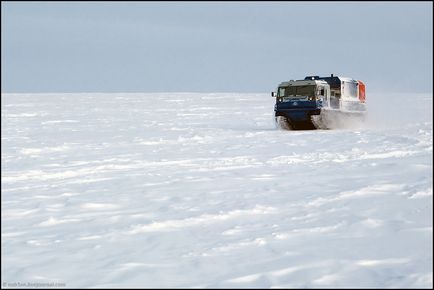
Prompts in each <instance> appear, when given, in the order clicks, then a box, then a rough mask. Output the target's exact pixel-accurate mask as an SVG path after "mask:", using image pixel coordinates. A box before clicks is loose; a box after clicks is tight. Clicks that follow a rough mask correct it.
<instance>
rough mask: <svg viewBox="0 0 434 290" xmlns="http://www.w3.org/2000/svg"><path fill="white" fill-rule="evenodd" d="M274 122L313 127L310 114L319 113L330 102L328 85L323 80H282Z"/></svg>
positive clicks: (296, 126)
mask: <svg viewBox="0 0 434 290" xmlns="http://www.w3.org/2000/svg"><path fill="white" fill-rule="evenodd" d="M271 95H272V96H273V97H276V104H275V106H274V112H275V117H276V122H277V123H278V124H279V125H281V126H283V127H288V128H291V129H314V128H315V127H314V124H313V123H312V120H311V116H312V115H319V114H320V113H321V108H322V107H323V106H329V103H330V85H329V84H328V83H327V82H326V81H324V80H315V79H310V80H309V79H304V80H290V81H288V82H282V83H281V84H279V86H278V88H277V92H272V94H271Z"/></svg>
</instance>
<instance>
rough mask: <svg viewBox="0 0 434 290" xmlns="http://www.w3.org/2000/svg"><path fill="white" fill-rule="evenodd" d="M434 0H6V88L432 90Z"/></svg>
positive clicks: (3, 31) (3, 63) (19, 90)
mask: <svg viewBox="0 0 434 290" xmlns="http://www.w3.org/2000/svg"><path fill="white" fill-rule="evenodd" d="M432 5H433V4H432V2H413V1H412V2H177V1H175V2H21V1H20V2H8V1H2V2H1V91H2V93H38V92H257V93H262V92H270V91H273V90H275V89H276V86H277V85H278V84H279V83H280V82H282V81H286V80H289V79H301V78H304V77H305V76H306V75H320V76H328V75H330V74H331V73H333V74H334V75H338V76H345V77H352V78H354V79H359V80H362V81H363V82H365V84H366V87H367V94H368V93H369V91H371V92H416V93H432V78H433V73H432V71H433V57H432V55H433V38H432V34H433V15H432V9H433V7H432Z"/></svg>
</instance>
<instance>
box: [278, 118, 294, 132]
mask: <svg viewBox="0 0 434 290" xmlns="http://www.w3.org/2000/svg"><path fill="white" fill-rule="evenodd" d="M275 121H276V127H277V128H278V129H283V130H292V127H291V124H290V123H289V121H288V119H287V118H286V117H284V116H276V119H275Z"/></svg>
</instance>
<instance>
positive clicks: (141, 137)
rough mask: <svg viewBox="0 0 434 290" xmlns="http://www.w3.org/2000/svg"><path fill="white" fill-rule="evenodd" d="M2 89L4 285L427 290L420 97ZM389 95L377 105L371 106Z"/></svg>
mask: <svg viewBox="0 0 434 290" xmlns="http://www.w3.org/2000/svg"><path fill="white" fill-rule="evenodd" d="M273 101H274V99H272V98H271V97H269V96H268V95H267V94H223V93H211V94H204V93H152V94H151V93H149V94H97V93H95V94H2V283H3V285H4V287H13V285H16V284H14V283H18V282H20V283H63V284H62V285H66V287H101V288H102V287H108V288H115V287H116V288H119V287H149V288H152V287H169V288H173V287H182V288H187V287H188V288H190V287H236V288H240V287H250V288H253V287H258V288H262V287H297V288H301V287H308V288H315V287H332V288H333V287H353V288H354V287H375V288H383V287H393V288H405V287H426V288H432V286H433V282H432V281H433V280H432V279H433V278H432V262H433V251H432V218H433V207H432V204H433V203H432V201H433V200H432V157H433V147H432V109H431V108H432V95H411V96H405V95H394V97H393V98H391V97H390V96H388V97H387V98H386V97H385V96H382V95H377V96H375V95H374V94H368V99H367V104H368V111H369V118H368V121H367V122H366V123H365V124H364V125H363V126H359V127H351V128H345V129H339V130H314V131H281V130H276V129H275V127H274V116H273V105H274V104H273ZM382 104H387V105H384V106H383V105H382Z"/></svg>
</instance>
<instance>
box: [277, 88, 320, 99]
mask: <svg viewBox="0 0 434 290" xmlns="http://www.w3.org/2000/svg"><path fill="white" fill-rule="evenodd" d="M315 91H316V86H312V85H307V86H291V87H280V88H279V97H292V98H295V97H310V96H315Z"/></svg>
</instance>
